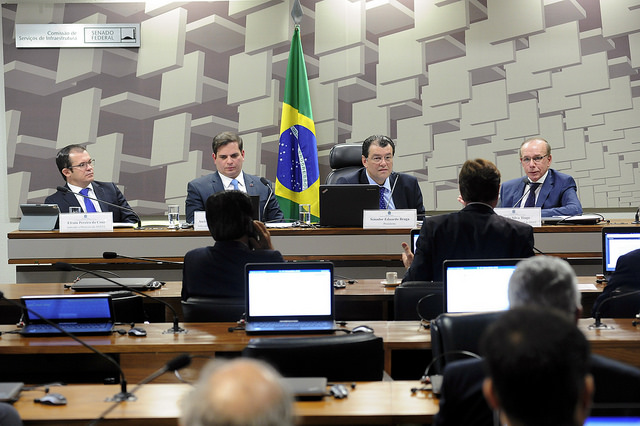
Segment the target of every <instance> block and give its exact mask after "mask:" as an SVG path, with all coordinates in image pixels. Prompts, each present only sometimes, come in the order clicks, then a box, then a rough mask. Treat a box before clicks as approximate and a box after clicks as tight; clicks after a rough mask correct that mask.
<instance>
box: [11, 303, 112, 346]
mask: <svg viewBox="0 0 640 426" xmlns="http://www.w3.org/2000/svg"><path fill="white" fill-rule="evenodd" d="M21 301H22V304H23V305H24V306H26V307H27V308H29V309H30V310H31V311H35V312H37V313H38V314H40V315H41V316H42V317H44V318H46V319H48V320H49V321H51V322H53V323H55V324H57V325H58V326H59V327H61V328H63V329H64V330H66V331H68V332H69V333H72V334H74V335H108V334H111V331H112V329H113V323H114V314H113V303H112V301H111V295H109V294H104V293H98V294H73V295H52V296H22V298H21ZM23 321H24V324H25V325H24V327H23V328H22V330H21V331H20V334H21V335H23V336H28V337H31V336H38V337H39V336H61V335H64V333H62V332H61V331H60V330H58V329H57V328H55V327H53V326H51V325H50V324H47V323H46V322H45V321H44V320H42V319H41V318H40V317H38V316H37V315H35V314H34V313H33V312H30V311H29V310H27V309H24V315H23Z"/></svg>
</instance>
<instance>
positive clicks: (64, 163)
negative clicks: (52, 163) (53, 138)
mask: <svg viewBox="0 0 640 426" xmlns="http://www.w3.org/2000/svg"><path fill="white" fill-rule="evenodd" d="M86 150H87V149H86V148H85V147H84V146H82V145H77V144H72V145H67V146H65V147H64V148H62V149H61V150H60V151H58V153H57V154H56V166H58V171H59V172H60V174H61V175H62V177H63V178H64V180H67V177H66V176H65V175H64V173H62V169H68V168H69V167H71V166H72V164H71V161H70V160H69V153H70V152H84V151H86Z"/></svg>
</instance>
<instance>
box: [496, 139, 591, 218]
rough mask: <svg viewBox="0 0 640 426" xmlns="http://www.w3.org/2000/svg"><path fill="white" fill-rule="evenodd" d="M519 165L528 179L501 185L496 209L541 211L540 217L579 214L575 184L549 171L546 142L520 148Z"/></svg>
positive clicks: (564, 176) (579, 207) (529, 141)
mask: <svg viewBox="0 0 640 426" xmlns="http://www.w3.org/2000/svg"><path fill="white" fill-rule="evenodd" d="M520 162H521V164H522V168H523V169H524V171H525V173H526V174H527V176H526V177H525V178H517V179H512V180H510V181H508V182H505V183H504V184H503V185H502V188H501V189H500V204H499V207H508V208H512V207H541V208H542V217H550V216H574V215H580V214H582V205H581V204H580V200H578V194H577V187H576V182H575V180H574V179H573V178H572V177H571V176H569V175H567V174H564V173H560V172H558V171H557V170H554V169H551V168H549V166H551V147H550V146H549V143H548V142H547V141H546V140H544V139H542V138H532V139H528V140H526V141H524V142H523V144H522V145H521V146H520Z"/></svg>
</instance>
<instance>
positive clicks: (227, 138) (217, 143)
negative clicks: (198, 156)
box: [211, 132, 244, 154]
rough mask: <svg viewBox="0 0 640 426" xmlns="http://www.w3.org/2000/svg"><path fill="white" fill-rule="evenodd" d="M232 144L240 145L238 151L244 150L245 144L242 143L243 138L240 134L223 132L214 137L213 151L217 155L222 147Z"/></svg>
mask: <svg viewBox="0 0 640 426" xmlns="http://www.w3.org/2000/svg"><path fill="white" fill-rule="evenodd" d="M232 142H237V143H238V149H240V151H242V150H243V149H244V148H243V145H244V143H243V142H242V138H241V137H240V135H239V134H237V133H234V132H222V133H219V134H217V135H216V136H214V138H213V142H211V150H212V151H213V153H214V154H217V153H218V149H220V147H222V146H225V145H226V144H228V143H232Z"/></svg>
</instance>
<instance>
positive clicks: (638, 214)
mask: <svg viewBox="0 0 640 426" xmlns="http://www.w3.org/2000/svg"><path fill="white" fill-rule="evenodd" d="M631 223H633V224H634V225H640V207H638V210H636V217H635V220H634V221H633V222H631Z"/></svg>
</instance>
